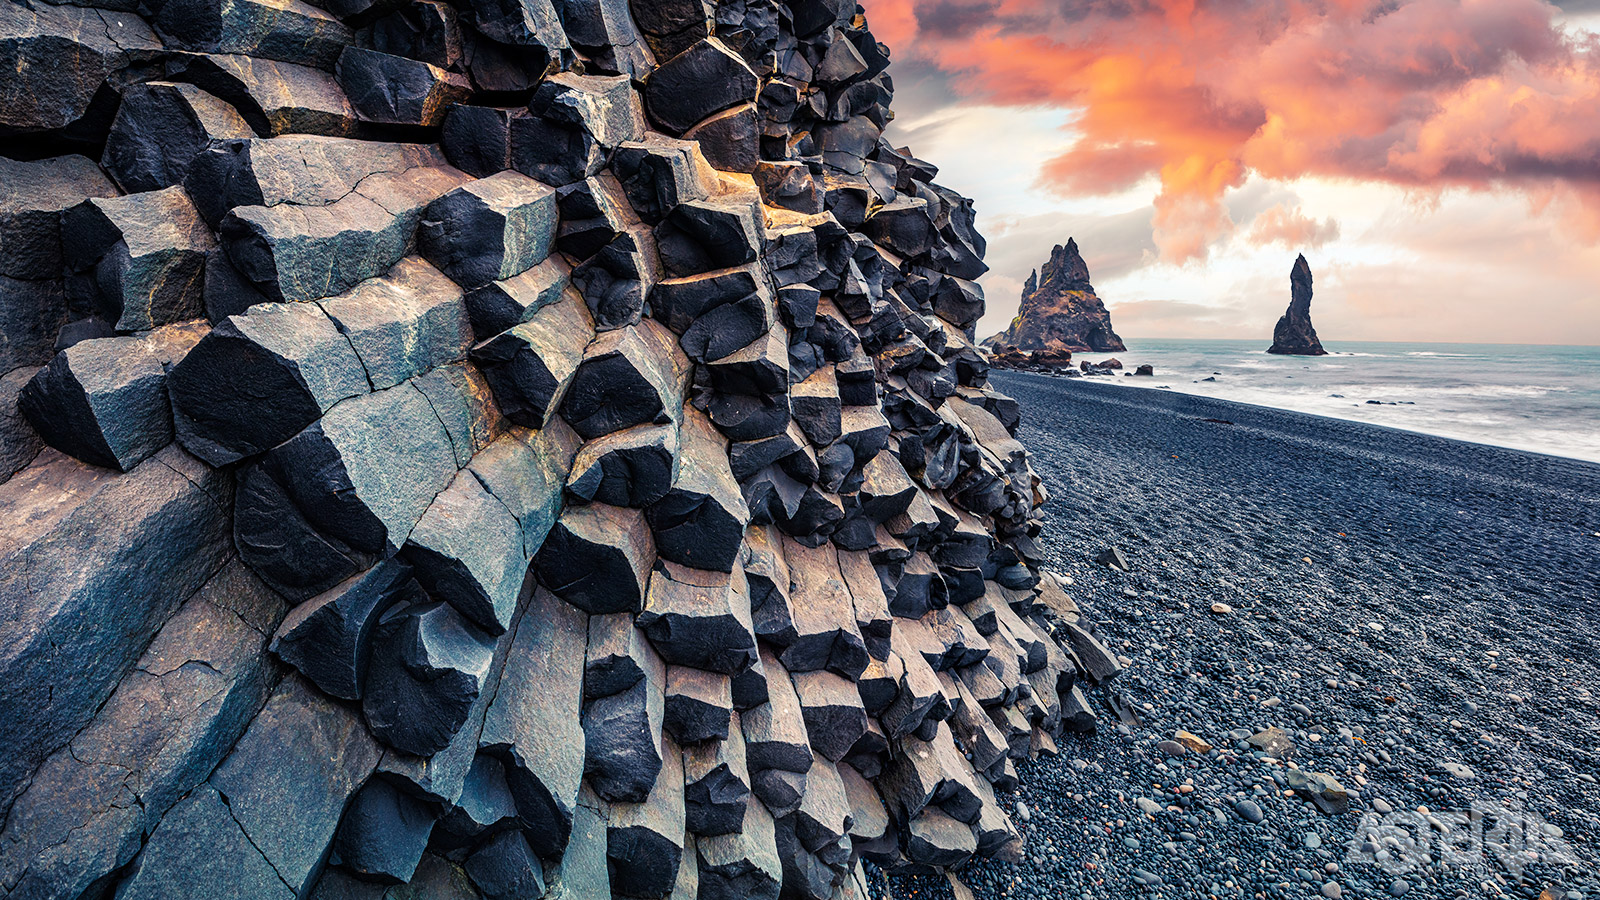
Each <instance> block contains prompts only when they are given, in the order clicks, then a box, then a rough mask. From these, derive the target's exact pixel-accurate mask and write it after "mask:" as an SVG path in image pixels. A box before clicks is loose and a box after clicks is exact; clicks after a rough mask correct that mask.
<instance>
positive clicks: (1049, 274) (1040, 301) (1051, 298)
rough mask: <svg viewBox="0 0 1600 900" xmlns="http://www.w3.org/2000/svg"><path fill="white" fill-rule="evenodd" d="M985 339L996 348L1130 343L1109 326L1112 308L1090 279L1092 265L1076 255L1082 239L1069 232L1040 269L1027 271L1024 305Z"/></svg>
mask: <svg viewBox="0 0 1600 900" xmlns="http://www.w3.org/2000/svg"><path fill="white" fill-rule="evenodd" d="M1054 342H1059V344H1057V343H1054ZM985 343H987V344H989V345H990V346H992V347H995V348H996V349H999V348H1002V347H1019V348H1021V349H1023V350H1043V349H1045V348H1046V347H1049V346H1058V347H1064V348H1065V349H1067V350H1073V351H1079V352H1081V351H1085V350H1093V351H1096V352H1106V351H1112V350H1126V349H1128V348H1127V347H1125V346H1123V344H1122V338H1120V337H1117V333H1116V332H1115V331H1113V330H1112V329H1111V314H1110V313H1108V312H1106V307H1105V304H1104V303H1102V302H1100V298H1099V297H1097V296H1095V293H1094V285H1092V284H1090V283H1089V267H1088V265H1086V264H1085V263H1084V261H1083V257H1082V256H1080V255H1078V244H1077V242H1076V241H1074V240H1073V239H1072V238H1067V244H1066V246H1064V247H1063V246H1060V245H1057V246H1056V248H1055V249H1054V250H1052V251H1051V252H1050V259H1049V261H1047V262H1046V263H1045V264H1044V268H1043V269H1042V270H1040V271H1039V272H1036V273H1033V274H1030V275H1029V276H1028V283H1027V284H1026V285H1025V286H1024V287H1023V289H1022V306H1021V308H1020V309H1019V310H1018V312H1017V317H1016V318H1015V319H1012V320H1011V327H1009V328H1007V329H1006V330H1005V331H1002V332H1001V333H999V334H997V335H995V336H994V337H992V338H990V339H989V340H988V341H986V342H985Z"/></svg>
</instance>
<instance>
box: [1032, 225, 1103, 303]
mask: <svg viewBox="0 0 1600 900" xmlns="http://www.w3.org/2000/svg"><path fill="white" fill-rule="evenodd" d="M1044 283H1045V284H1046V285H1053V286H1055V287H1056V288H1057V289H1058V290H1063V291H1088V292H1089V293H1091V294H1092V293H1094V285H1092V284H1090V283H1089V264H1088V263H1086V262H1084V261H1083V256H1082V255H1081V254H1079V253H1078V242H1077V241H1075V240H1073V239H1072V238H1067V243H1066V244H1065V245H1061V244H1057V245H1056V247H1055V249H1054V250H1051V251H1050V261H1049V262H1047V263H1045V264H1044Z"/></svg>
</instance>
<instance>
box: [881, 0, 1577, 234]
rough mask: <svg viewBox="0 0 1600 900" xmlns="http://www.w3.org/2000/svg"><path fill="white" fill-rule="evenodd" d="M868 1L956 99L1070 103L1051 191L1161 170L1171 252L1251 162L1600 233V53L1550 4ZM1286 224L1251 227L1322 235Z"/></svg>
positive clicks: (1159, 213) (890, 33) (1254, 166)
mask: <svg viewBox="0 0 1600 900" xmlns="http://www.w3.org/2000/svg"><path fill="white" fill-rule="evenodd" d="M864 3H865V6H866V8H867V11H868V13H869V16H870V18H871V21H872V22H873V23H874V27H876V28H879V29H880V36H881V37H883V38H884V39H885V40H886V41H889V42H890V43H891V46H892V47H893V48H894V49H895V50H896V51H897V52H898V53H899V54H900V55H901V56H902V57H904V56H911V57H914V58H917V59H920V60H923V61H925V62H928V63H931V64H933V65H936V66H938V67H939V68H940V69H942V70H944V71H946V72H948V73H950V74H951V75H952V81H953V82H954V83H956V84H957V85H958V86H960V89H961V90H963V91H964V92H965V93H967V94H968V95H969V96H971V97H973V98H975V99H981V100H983V101H986V102H991V103H997V104H1002V105H1016V106H1036V105H1048V106H1056V107H1063V108H1071V109H1073V110H1075V111H1076V112H1077V118H1076V120H1075V124H1074V127H1075V137H1074V138H1073V139H1071V140H1070V141H1069V142H1068V143H1067V144H1066V145H1065V146H1063V148H1062V150H1061V153H1060V154H1059V155H1057V156H1056V157H1055V158H1054V159H1053V160H1051V161H1050V162H1049V163H1048V164H1046V165H1045V166H1044V168H1043V170H1042V172H1041V173H1040V179H1041V182H1042V184H1044V185H1045V186H1046V187H1048V188H1050V189H1053V190H1057V191H1060V192H1062V193H1065V194H1081V193H1095V192H1100V193H1106V192H1113V191H1118V190H1122V189H1125V188H1127V187H1128V186H1130V185H1132V184H1134V183H1136V182H1138V181H1139V180H1141V179H1143V178H1146V177H1150V176H1154V177H1156V178H1157V179H1159V181H1160V185H1161V188H1160V194H1159V196H1158V197H1157V200H1156V215H1155V219H1154V228H1155V240H1156V244H1157V246H1158V247H1159V248H1160V250H1161V253H1162V256H1163V257H1164V258H1166V259H1168V260H1171V261H1176V262H1181V261H1184V260H1188V259H1198V258H1203V257H1204V256H1205V254H1206V251H1207V247H1208V246H1209V245H1210V244H1212V243H1214V242H1215V241H1216V240H1217V239H1219V238H1220V237H1223V236H1225V235H1227V234H1229V233H1231V232H1232V231H1233V230H1234V229H1235V228H1236V227H1237V226H1236V224H1235V223H1234V222H1233V221H1232V220H1231V219H1230V218H1229V217H1228V215H1227V213H1226V211H1225V209H1224V208H1223V205H1222V197H1223V194H1224V192H1226V191H1227V190H1229V189H1230V188H1236V187H1238V186H1240V185H1241V184H1243V183H1244V182H1245V181H1246V180H1247V179H1248V178H1249V177H1250V176H1251V175H1252V174H1259V175H1263V176H1266V177H1270V178H1278V179H1294V178H1297V177H1301V176H1333V177H1345V178H1352V179H1358V180H1366V181H1379V182H1385V183H1392V184H1398V185H1402V186H1405V187H1407V188H1408V189H1415V190H1419V191H1423V192H1427V191H1438V190H1442V189H1448V188H1465V189H1469V190H1515V191H1521V192H1524V193H1526V194H1527V195H1528V197H1529V198H1530V200H1533V201H1535V202H1537V203H1545V204H1554V205H1556V206H1557V207H1559V208H1561V209H1563V210H1565V211H1567V212H1568V213H1570V214H1571V219H1572V221H1573V222H1574V223H1576V224H1578V225H1580V226H1582V227H1583V228H1584V229H1585V231H1584V232H1583V233H1585V234H1592V235H1593V236H1595V237H1600V114H1597V113H1600V48H1597V47H1595V46H1594V45H1593V44H1592V43H1591V42H1589V41H1587V40H1579V39H1577V38H1574V37H1572V36H1570V35H1569V34H1567V33H1566V32H1564V31H1563V30H1562V29H1561V28H1560V27H1559V25H1558V24H1557V23H1556V21H1555V18H1554V17H1555V15H1556V13H1557V9H1556V7H1554V6H1552V5H1551V4H1549V3H1547V2H1545V0H1380V2H1358V0H1320V2H1319V0H1245V2H1237V3H1196V2H1194V0H1083V2H1073V3H1068V4H1062V3H1058V2H1046V0H938V2H934V3H927V2H917V3H913V2H911V0H864ZM880 21H883V22H885V23H886V24H887V28H884V27H883V26H880V25H879V24H878V23H879V22H880ZM1300 215H1301V217H1302V218H1304V219H1305V222H1311V221H1312V220H1311V219H1310V218H1309V217H1306V216H1304V214H1300ZM1281 217H1282V219H1283V221H1281V222H1280V221H1273V222H1264V223H1260V227H1261V228H1263V229H1266V231H1264V232H1263V234H1266V233H1268V232H1270V233H1272V234H1274V235H1276V234H1282V235H1285V237H1284V238H1282V239H1285V240H1287V239H1288V237H1287V235H1291V234H1295V233H1304V234H1305V235H1307V236H1308V237H1311V238H1315V237H1316V236H1317V231H1316V229H1311V230H1309V231H1308V230H1306V229H1305V223H1298V224H1297V222H1296V221H1294V220H1293V217H1292V216H1291V215H1290V214H1289V212H1288V211H1285V212H1284V213H1282V214H1281ZM1324 224H1325V225H1326V223H1324ZM1296 229H1299V232H1297V231H1296ZM1272 239H1279V238H1276V237H1274V238H1272Z"/></svg>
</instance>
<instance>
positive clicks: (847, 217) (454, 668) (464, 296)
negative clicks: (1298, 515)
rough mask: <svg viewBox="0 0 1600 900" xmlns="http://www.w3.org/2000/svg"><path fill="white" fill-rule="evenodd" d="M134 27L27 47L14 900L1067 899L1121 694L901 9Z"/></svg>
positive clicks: (475, 10)
mask: <svg viewBox="0 0 1600 900" xmlns="http://www.w3.org/2000/svg"><path fill="white" fill-rule="evenodd" d="M96 2H97V5H96V6H93V7H79V6H66V5H54V4H50V3H34V4H31V5H26V4H23V5H19V4H16V3H11V4H0V71H4V72H6V73H8V74H7V76H6V79H5V87H6V88H7V89H6V90H3V91H0V722H4V723H5V726H4V728H0V893H5V894H7V895H17V896H27V897H41V898H52V900H54V898H60V900H78V898H83V897H99V896H107V897H111V896H115V897H120V898H125V900H126V898H143V897H151V898H155V897H163V898H165V897H194V898H204V900H213V898H216V897H223V896H251V897H284V898H290V897H297V898H300V897H303V898H318V900H338V898H363V900H378V898H384V900H423V898H427V900H450V898H460V900H473V898H480V897H487V898H493V900H500V898H506V900H509V898H513V897H518V898H521V897H534V896H544V897H551V898H572V900H577V898H583V900H590V898H604V897H613V896H615V897H631V898H667V897H671V898H675V900H683V898H691V897H692V898H703V900H720V898H728V900H732V898H769V900H775V898H777V897H780V896H783V897H793V898H808V900H810V898H815V900H833V898H835V897H838V898H841V900H843V898H856V897H860V896H863V895H864V894H863V892H864V885H865V875H864V874H863V871H864V870H863V869H862V868H861V863H862V862H863V861H864V860H870V861H872V862H874V863H875V864H878V865H881V866H884V867H886V868H891V869H892V868H896V867H899V866H908V867H920V868H921V869H922V870H924V871H925V870H926V869H927V868H928V867H934V868H937V867H942V866H952V865H957V864H959V863H961V862H963V861H965V860H966V859H968V858H969V857H971V856H972V855H975V854H976V855H983V856H999V857H1002V858H1009V859H1014V858H1017V857H1018V855H1019V854H1020V852H1021V850H1020V843H1021V836H1020V834H1019V833H1018V831H1017V829H1016V828H1015V827H1014V826H1012V824H1011V822H1010V819H1009V816H1008V811H1007V810H1006V809H1004V808H1002V807H1001V806H1000V805H999V803H998V802H997V801H996V799H995V792H994V788H995V787H1001V788H1008V789H1009V788H1014V787H1015V785H1016V779H1017V774H1016V767H1015V760H1017V759H1021V758H1023V757H1025V756H1027V755H1028V754H1029V753H1031V752H1034V751H1035V750H1036V749H1038V748H1050V747H1052V746H1053V743H1052V740H1053V736H1054V735H1055V734H1057V733H1059V731H1060V730H1061V729H1062V728H1086V727H1089V726H1090V724H1091V717H1090V714H1089V711H1088V707H1087V701H1086V699H1085V696H1084V694H1083V692H1082V688H1083V686H1084V685H1088V684H1093V683H1097V682H1100V681H1104V680H1105V679H1108V678H1110V677H1112V676H1114V675H1115V674H1116V671H1117V667H1116V658H1115V657H1114V656H1112V655H1111V654H1110V653H1109V651H1107V650H1106V648H1105V647H1104V646H1102V645H1101V643H1100V642H1099V641H1098V640H1096V639H1095V638H1094V637H1092V635H1093V633H1094V632H1093V629H1092V628H1089V627H1088V626H1087V625H1085V624H1082V623H1080V621H1079V618H1078V612H1077V609H1076V607H1074V606H1072V604H1071V601H1069V600H1066V598H1065V596H1064V595H1061V594H1060V591H1059V590H1058V589H1057V590H1054V591H1052V588H1053V587H1054V583H1053V582H1050V581H1049V580H1048V579H1044V578H1042V577H1041V575H1040V573H1039V571H1038V568H1037V567H1038V564H1039V560H1038V558H1037V553H1038V550H1037V544H1036V543H1035V536H1036V534H1037V531H1038V528H1039V527H1040V523H1041V521H1042V518H1041V515H1040V512H1039V510H1038V508H1037V507H1038V504H1039V503H1041V502H1042V501H1043V491H1042V489H1041V488H1040V487H1039V482H1038V479H1037V478H1036V477H1035V476H1034V474H1033V473H1032V471H1031V470H1030V468H1029V466H1028V459H1027V454H1026V451H1025V450H1024V448H1023V447H1022V445H1021V444H1020V443H1019V442H1018V441H1017V440H1016V438H1015V437H1014V436H1013V434H1014V432H1016V430H1017V428H1018V424H1019V420H1018V412H1017V405H1016V404H1015V403H1014V402H1012V401H1010V400H1008V399H1007V398H1005V397H1003V396H1001V395H999V394H997V393H995V392H994V391H993V389H992V388H990V387H989V386H988V385H987V383H986V373H987V366H988V363H987V360H986V358H985V356H984V355H983V353H982V352H981V351H980V350H979V349H978V348H977V346H976V345H975V344H974V343H973V339H974V334H973V333H972V328H973V323H974V322H975V321H977V319H978V318H979V316H981V314H982V310H983V295H982V291H981V290H980V289H979V288H978V286H977V284H976V282H975V281H974V279H977V278H978V277H979V276H981V275H982V274H983V273H984V271H985V267H984V264H983V262H982V256H983V254H984V251H985V245H984V241H983V238H982V237H981V236H980V235H979V234H978V233H977V231H976V230H975V228H974V221H975V220H974V213H973V208H972V205H971V203H970V202H969V201H967V200H966V199H964V198H962V197H960V196H959V195H957V194H955V193H954V192H952V191H949V190H948V189H946V188H943V187H941V186H939V185H938V184H936V183H935V181H934V179H935V176H936V174H937V170H936V169H935V168H934V167H933V166H931V165H930V164H928V163H926V162H923V161H921V160H918V159H917V158H916V157H914V156H913V155H912V154H911V152H910V151H909V150H908V149H895V148H893V147H892V146H890V145H889V143H888V142H887V141H886V140H885V139H884V137H883V129H884V128H885V127H886V126H887V124H888V122H889V121H890V119H891V118H892V113H891V111H890V109H889V103H890V99H891V97H892V93H893V90H892V89H893V85H892V82H891V80H890V78H889V75H888V73H887V65H888V61H887V57H886V54H885V53H884V52H883V50H882V49H881V48H880V47H879V45H878V44H877V42H876V40H875V39H874V38H873V36H872V35H871V33H870V32H869V31H868V30H867V28H866V24H865V20H864V17H861V16H858V15H856V7H855V6H854V5H853V4H851V3H848V2H845V0H776V2H765V0H762V2H754V0H751V2H726V3H719V4H712V3H707V2H703V0H662V2H648V3H647V2H626V0H517V2H512V0H461V2H442V0H412V2H406V3H394V2H390V0H318V2H314V3H312V4H310V5H308V4H306V3H303V2H300V0H284V2H278V0H165V2H156V3H147V4H137V3H134V2H133V0H96ZM434 141H437V142H438V143H437V144H435V143H433V142H434ZM85 147H94V148H97V149H96V151H95V152H97V153H99V154H100V160H99V164H98V165H97V164H96V162H94V161H92V160H90V159H87V158H84V157H81V156H70V155H68V156H58V157H55V158H51V159H42V160H38V161H33V162H18V161H16V160H17V159H19V158H26V159H33V158H35V157H37V156H38V155H39V154H40V153H42V152H64V151H69V150H70V149H71V148H85ZM56 148H60V151H58V150H57V149H56ZM98 148H103V152H102V151H101V150H100V149H98ZM119 192H121V193H119ZM1067 268H1072V267H1071V266H1068V267H1067ZM1078 268H1081V266H1079V267H1078ZM1080 274H1081V275H1082V278H1081V279H1079V280H1086V277H1087V276H1086V273H1079V272H1077V269H1073V271H1072V272H1067V273H1066V276H1070V277H1069V278H1068V280H1069V281H1071V283H1072V284H1073V285H1075V286H1076V285H1077V281H1073V280H1072V279H1074V278H1078V276H1079V275H1080ZM1066 276H1064V277H1066ZM1084 289H1087V287H1086V284H1085V285H1084ZM1052 635H1060V636H1062V639H1063V640H1064V641H1066V643H1067V645H1068V646H1060V645H1058V644H1057V643H1056V641H1055V639H1054V638H1053V637H1052ZM64 673H65V674H64ZM69 675H70V677H67V676H69Z"/></svg>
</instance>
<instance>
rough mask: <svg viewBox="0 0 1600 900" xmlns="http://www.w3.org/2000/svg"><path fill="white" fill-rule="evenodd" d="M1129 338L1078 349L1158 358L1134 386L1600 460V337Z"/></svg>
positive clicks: (1128, 361) (1130, 381) (1137, 360)
mask: <svg viewBox="0 0 1600 900" xmlns="http://www.w3.org/2000/svg"><path fill="white" fill-rule="evenodd" d="M1125 340H1126V343H1127V345H1128V350H1127V352H1125V353H1115V354H1098V353H1092V354H1077V355H1076V356H1075V359H1090V360H1094V361H1096V362H1098V361H1100V360H1102V359H1105V358H1107V357H1110V356H1115V357H1117V358H1118V359H1120V360H1121V361H1122V363H1123V364H1124V365H1125V366H1127V369H1126V371H1132V370H1133V368H1134V366H1137V365H1139V364H1142V363H1149V364H1150V365H1153V366H1155V371H1156V377H1155V378H1153V379H1151V378H1124V377H1120V376H1119V377H1117V378H1116V379H1115V380H1116V381H1117V382H1118V383H1119V384H1122V385H1126V386H1129V387H1139V388H1146V389H1157V388H1159V389H1166V390H1174V391H1182V392H1184V393H1189V394H1201V395H1204V396H1207V397H1217V398H1220V399H1223V400H1236V401H1239V402H1242V403H1255V404H1258V405H1261V406H1274V407H1279V408H1281V409H1292V410H1298V411H1300V412H1307V413H1314V414H1316V415H1321V416H1332V417H1334V418H1339V419H1354V420H1357V421H1361V422H1371V423H1373V424H1375V425H1387V426H1389V427H1392V428H1404V429H1406V430H1409V431H1420V432H1424V433H1426V434H1436V435H1441V436H1444V437H1451V438H1458V439H1460V440H1465V441H1476V442H1478V443H1483V444H1494V445H1497V446H1502V447H1515V448H1517V449H1520V450H1531V451H1533V452H1536V453H1548V454H1553V455H1556V456H1568V457H1574V458H1577V459H1585V460H1590V461H1594V462H1600V347H1578V346H1539V345H1527V344H1411V343H1389V342H1377V341H1371V342H1355V341H1339V342H1324V347H1325V348H1326V349H1327V350H1328V353H1329V354H1330V355H1328V356H1320V357H1301V356H1273V355H1271V354H1269V353H1267V352H1266V347H1267V344H1268V343H1270V342H1269V341H1262V340H1253V341H1232V340H1174V339H1153V338H1147V339H1136V338H1127V339H1125ZM1211 379H1215V380H1211ZM1096 380H1100V381H1111V380H1112V379H1110V378H1106V379H1096ZM1369 401H1377V402H1376V403H1372V402H1369Z"/></svg>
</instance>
